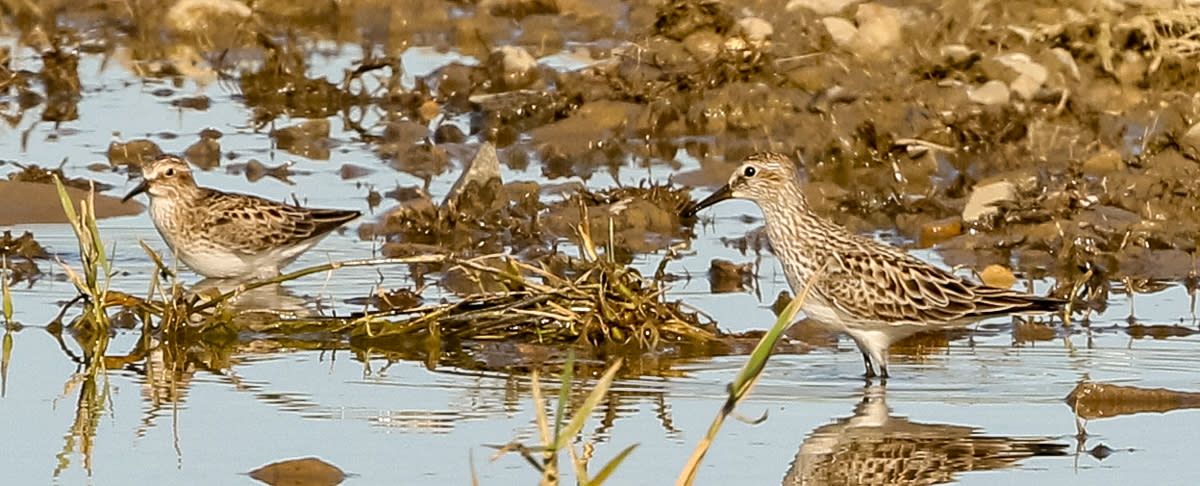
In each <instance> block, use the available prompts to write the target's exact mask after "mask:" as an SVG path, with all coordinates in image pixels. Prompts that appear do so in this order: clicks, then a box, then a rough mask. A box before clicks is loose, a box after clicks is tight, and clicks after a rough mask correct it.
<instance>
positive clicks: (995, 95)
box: [967, 80, 1008, 106]
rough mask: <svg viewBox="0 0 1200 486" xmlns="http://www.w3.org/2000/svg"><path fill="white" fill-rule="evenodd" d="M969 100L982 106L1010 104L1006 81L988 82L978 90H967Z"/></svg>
mask: <svg viewBox="0 0 1200 486" xmlns="http://www.w3.org/2000/svg"><path fill="white" fill-rule="evenodd" d="M967 99H968V100H971V101H974V102H976V103H979V104H981V105H987V106H994V105H1002V104H1004V103H1008V86H1006V85H1005V84H1004V81H995V80H993V81H988V82H986V83H984V84H983V86H980V87H978V88H970V89H967Z"/></svg>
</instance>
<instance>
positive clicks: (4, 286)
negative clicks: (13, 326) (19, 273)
mask: <svg viewBox="0 0 1200 486" xmlns="http://www.w3.org/2000/svg"><path fill="white" fill-rule="evenodd" d="M0 292H2V293H3V299H4V322H5V323H6V324H7V323H9V322H12V316H13V304H12V292H11V291H9V290H8V257H7V256H5V257H4V266H3V268H0Z"/></svg>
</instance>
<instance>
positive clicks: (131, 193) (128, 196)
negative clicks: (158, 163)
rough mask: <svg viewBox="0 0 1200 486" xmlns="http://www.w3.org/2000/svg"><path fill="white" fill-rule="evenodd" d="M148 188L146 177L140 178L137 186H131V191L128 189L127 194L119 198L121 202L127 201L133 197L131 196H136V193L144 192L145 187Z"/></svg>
mask: <svg viewBox="0 0 1200 486" xmlns="http://www.w3.org/2000/svg"><path fill="white" fill-rule="evenodd" d="M149 188H150V181H147V180H146V179H142V183H141V184H138V185H137V187H135V188H133V190H132V191H129V194H126V195H125V197H123V198H121V202H126V201H129V200H130V199H132V198H133V196H136V195H138V194H141V193H143V192H146V189H149Z"/></svg>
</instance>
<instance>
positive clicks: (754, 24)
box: [737, 17, 775, 46]
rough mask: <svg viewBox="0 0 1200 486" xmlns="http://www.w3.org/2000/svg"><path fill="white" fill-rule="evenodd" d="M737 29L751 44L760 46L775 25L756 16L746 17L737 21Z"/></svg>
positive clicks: (769, 35) (773, 31)
mask: <svg viewBox="0 0 1200 486" xmlns="http://www.w3.org/2000/svg"><path fill="white" fill-rule="evenodd" d="M737 27H738V30H740V31H741V33H742V36H743V37H745V38H746V41H747V42H749V43H750V44H751V45H754V46H760V45H762V44H763V43H765V42H766V41H767V38H769V37H771V34H774V33H775V27H772V26H771V23H770V22H767V21H766V20H763V19H760V18H758V17H746V18H743V19H741V20H738V21H737Z"/></svg>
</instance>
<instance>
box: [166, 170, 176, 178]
mask: <svg viewBox="0 0 1200 486" xmlns="http://www.w3.org/2000/svg"><path fill="white" fill-rule="evenodd" d="M174 175H175V169H167V177H171V176H174Z"/></svg>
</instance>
